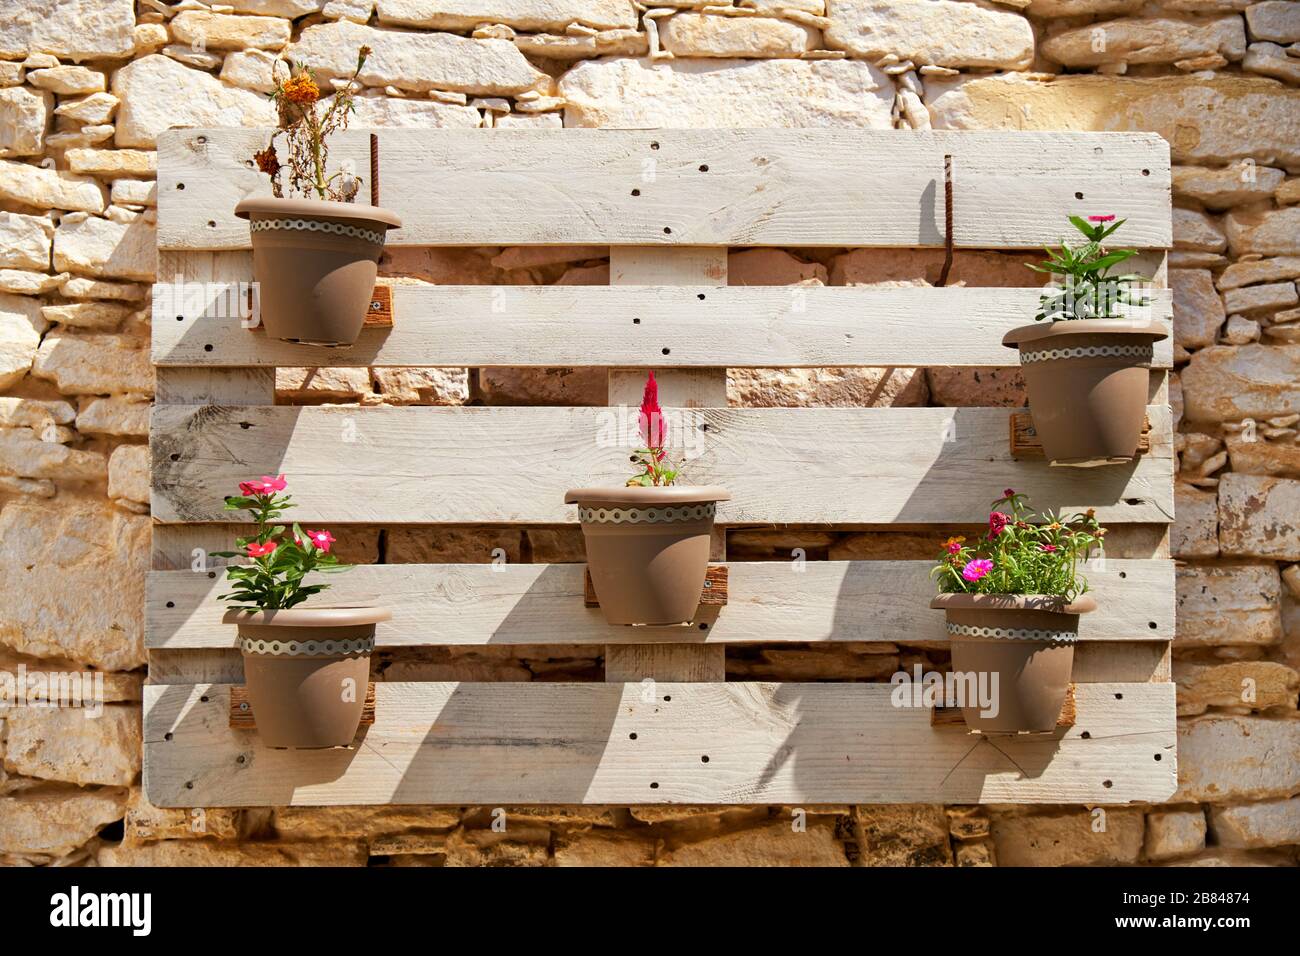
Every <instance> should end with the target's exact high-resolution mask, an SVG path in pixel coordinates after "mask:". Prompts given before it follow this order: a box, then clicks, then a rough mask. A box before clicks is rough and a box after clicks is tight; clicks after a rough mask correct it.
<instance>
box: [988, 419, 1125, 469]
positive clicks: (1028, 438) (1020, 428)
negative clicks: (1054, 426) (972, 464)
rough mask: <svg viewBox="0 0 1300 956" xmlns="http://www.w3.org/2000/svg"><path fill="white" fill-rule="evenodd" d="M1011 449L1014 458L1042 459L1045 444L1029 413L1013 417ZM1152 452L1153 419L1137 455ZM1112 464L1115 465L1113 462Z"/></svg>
mask: <svg viewBox="0 0 1300 956" xmlns="http://www.w3.org/2000/svg"><path fill="white" fill-rule="evenodd" d="M1010 449H1011V457H1012V458H1042V457H1043V442H1042V439H1040V438H1039V437H1038V432H1037V431H1036V430H1035V429H1034V419H1033V417H1032V416H1031V415H1030V414H1029V412H1027V411H1025V412H1016V413H1015V414H1014V415H1012V416H1011V438H1010ZM1150 451H1151V419H1150V418H1147V419H1146V420H1145V421H1144V422H1143V423H1142V435H1141V437H1139V438H1138V447H1137V453H1138V454H1139V455H1146V454H1149V453H1150ZM1111 464H1114V462H1112V463H1111Z"/></svg>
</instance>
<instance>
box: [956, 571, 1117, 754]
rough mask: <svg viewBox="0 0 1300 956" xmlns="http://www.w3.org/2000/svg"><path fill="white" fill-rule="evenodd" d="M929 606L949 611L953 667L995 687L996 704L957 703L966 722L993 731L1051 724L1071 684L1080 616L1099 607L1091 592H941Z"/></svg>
mask: <svg viewBox="0 0 1300 956" xmlns="http://www.w3.org/2000/svg"><path fill="white" fill-rule="evenodd" d="M930 607H933V608H942V609H943V610H944V613H945V614H946V615H947V628H948V638H949V641H950V646H951V648H952V669H953V672H954V673H956V674H973V675H976V678H977V680H976V686H986V687H988V688H989V689H990V690H993V689H994V688H995V687H996V691H995V695H994V697H993V700H994V702H995V704H996V706H995V707H989V708H988V710H987V711H981V709H980V707H979V706H977V705H972V706H963V707H962V716H963V717H964V718H965V719H966V726H967V727H969V728H970V729H971V730H978V731H981V732H983V733H992V734H1014V733H1021V732H1035V733H1047V732H1050V731H1052V730H1055V729H1056V721H1057V719H1058V718H1059V717H1060V715H1061V706H1062V705H1063V704H1064V703H1065V695H1066V693H1067V692H1068V691H1069V688H1070V668H1071V667H1072V666H1073V664H1074V644H1075V642H1076V641H1077V640H1078V637H1079V615H1080V614H1085V613H1087V612H1088V611H1093V610H1095V609H1096V607H1097V602H1096V601H1095V600H1093V598H1092V596H1091V595H1088V594H1081V595H1080V596H1079V597H1077V598H1075V599H1074V601H1073V602H1071V603H1067V602H1066V601H1065V599H1064V598H1062V597H1059V596H1057V595H1050V594H940V595H939V596H938V597H936V598H935V599H934V600H933V601H931V602H930ZM995 679H996V684H994V680H995ZM994 710H996V713H993V711H994Z"/></svg>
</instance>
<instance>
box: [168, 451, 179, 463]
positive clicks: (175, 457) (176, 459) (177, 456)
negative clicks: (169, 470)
mask: <svg viewBox="0 0 1300 956" xmlns="http://www.w3.org/2000/svg"><path fill="white" fill-rule="evenodd" d="M167 457H168V458H170V459H171V460H172V461H180V460H181V456H180V455H178V454H176V453H174V452H173V453H172V454H170V455H168V456H167Z"/></svg>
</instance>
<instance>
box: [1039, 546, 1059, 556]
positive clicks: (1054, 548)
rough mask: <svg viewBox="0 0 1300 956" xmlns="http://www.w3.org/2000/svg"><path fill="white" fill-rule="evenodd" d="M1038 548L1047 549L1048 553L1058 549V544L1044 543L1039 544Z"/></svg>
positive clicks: (1040, 549)
mask: <svg viewBox="0 0 1300 956" xmlns="http://www.w3.org/2000/svg"><path fill="white" fill-rule="evenodd" d="M1038 550H1039V551H1046V552H1047V553H1048V554H1051V553H1052V552H1053V551H1055V550H1056V545H1054V544H1044V545H1039V548H1038Z"/></svg>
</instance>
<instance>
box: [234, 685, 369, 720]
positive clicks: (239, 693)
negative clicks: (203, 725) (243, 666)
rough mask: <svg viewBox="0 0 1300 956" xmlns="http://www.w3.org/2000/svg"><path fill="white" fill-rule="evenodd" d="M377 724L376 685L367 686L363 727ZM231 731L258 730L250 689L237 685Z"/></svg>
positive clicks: (363, 709) (362, 711)
mask: <svg viewBox="0 0 1300 956" xmlns="http://www.w3.org/2000/svg"><path fill="white" fill-rule="evenodd" d="M374 722H375V684H374V681H371V682H370V683H369V684H367V685H366V702H365V703H364V704H363V705H362V707H361V726H362V727H369V726H370V725H371V724H373V723H374ZM229 724H230V729H231V730H256V729H257V722H256V721H255V720H254V719H253V705H252V704H250V703H249V702H248V688H247V687H245V686H244V685H243V684H237V685H235V686H234V687H231V688H230V720H229Z"/></svg>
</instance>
